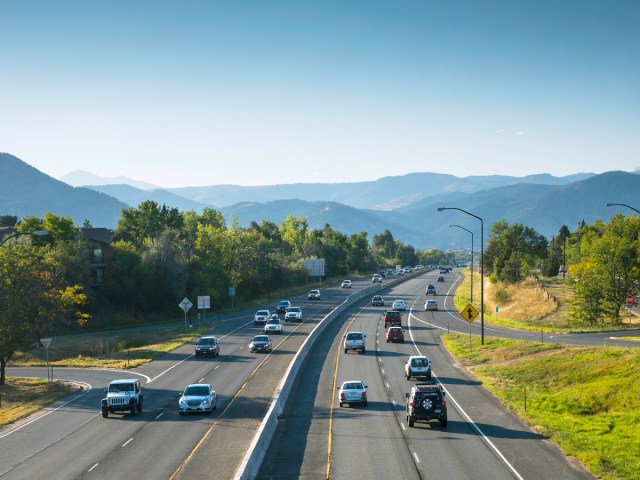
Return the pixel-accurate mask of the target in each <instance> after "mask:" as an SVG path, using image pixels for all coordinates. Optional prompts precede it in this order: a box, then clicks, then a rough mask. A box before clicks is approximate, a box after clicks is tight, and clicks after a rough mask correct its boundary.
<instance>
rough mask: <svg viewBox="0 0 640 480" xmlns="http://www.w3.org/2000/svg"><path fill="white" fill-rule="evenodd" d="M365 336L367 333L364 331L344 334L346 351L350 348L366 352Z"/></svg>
mask: <svg viewBox="0 0 640 480" xmlns="http://www.w3.org/2000/svg"><path fill="white" fill-rule="evenodd" d="M365 337H366V335H365V334H364V333H362V332H347V333H346V334H345V335H344V343H343V346H344V353H347V352H349V351H350V350H355V351H357V352H362V353H365V352H366V350H367V348H366V345H365V340H364V339H365Z"/></svg>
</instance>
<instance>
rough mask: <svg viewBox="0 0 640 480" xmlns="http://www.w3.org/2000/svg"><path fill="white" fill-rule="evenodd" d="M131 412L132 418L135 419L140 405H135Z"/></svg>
mask: <svg viewBox="0 0 640 480" xmlns="http://www.w3.org/2000/svg"><path fill="white" fill-rule="evenodd" d="M129 411H130V412H131V416H132V417H135V416H136V413H138V405H137V404H135V405H134V406H133V407H131V409H130V410H129Z"/></svg>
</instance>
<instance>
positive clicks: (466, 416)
mask: <svg viewBox="0 0 640 480" xmlns="http://www.w3.org/2000/svg"><path fill="white" fill-rule="evenodd" d="M411 318H415V319H416V320H418V321H419V322H422V323H426V324H428V323H427V322H424V321H422V320H420V319H419V318H417V317H414V316H413V315H409V320H408V322H407V328H408V329H409V335H410V336H411V341H412V343H413V347H414V348H415V349H416V351H417V352H418V355H423V354H422V353H421V352H420V349H419V348H418V346H417V345H416V343H415V341H414V339H413V333H412V332H411ZM428 325H429V324H428ZM434 326H435V325H434ZM443 330H444V329H443ZM432 375H433V377H434V378H435V379H436V380H437V381H438V383H440V381H439V380H438V377H437V375H436V374H435V373H432ZM440 385H442V383H440ZM442 388H443V390H444V391H445V392H446V393H447V397H448V399H449V400H450V401H451V402H453V404H454V405H455V406H456V410H458V413H460V415H462V416H463V417H464V418H465V419H466V420H467V422H469V424H470V425H471V427H473V429H474V430H475V431H476V432H477V433H478V435H480V438H481V439H482V440H484V442H485V443H486V444H487V445H489V447H490V448H491V449H492V450H493V451H494V452H495V454H496V455H497V456H498V457H500V459H501V460H502V461H503V462H504V464H505V465H506V466H507V467H508V468H509V470H511V473H513V475H514V476H515V477H516V478H518V480H524V479H523V478H522V476H521V475H520V474H519V473H518V471H517V470H516V469H515V468H514V467H513V465H511V464H510V463H509V461H508V460H507V459H506V458H505V456H504V455H503V454H502V452H501V451H500V450H498V447H496V446H495V445H494V444H493V442H492V441H491V440H489V437H487V435H486V434H485V433H484V432H483V431H482V430H481V429H480V427H478V425H476V423H475V421H474V420H473V419H472V418H471V417H470V416H469V415H468V414H467V412H465V411H464V409H463V408H462V406H461V405H460V404H459V403H458V402H457V401H456V399H455V398H454V397H453V395H451V392H449V390H447V389H446V388H445V386H444V385H442ZM418 461H420V460H418Z"/></svg>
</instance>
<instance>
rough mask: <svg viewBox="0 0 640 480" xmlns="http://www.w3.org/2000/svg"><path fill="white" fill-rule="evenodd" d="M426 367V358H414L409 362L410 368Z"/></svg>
mask: <svg viewBox="0 0 640 480" xmlns="http://www.w3.org/2000/svg"><path fill="white" fill-rule="evenodd" d="M428 365H429V364H428V362H427V359H426V358H414V359H413V360H411V366H412V367H427V366H428Z"/></svg>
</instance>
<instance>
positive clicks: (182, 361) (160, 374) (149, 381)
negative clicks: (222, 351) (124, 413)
mask: <svg viewBox="0 0 640 480" xmlns="http://www.w3.org/2000/svg"><path fill="white" fill-rule="evenodd" d="M239 318H242V317H239ZM252 323H253V321H250V322H247V323H244V324H242V325H240V326H239V327H238V328H236V329H235V330H231V331H230V332H229V333H227V334H226V335H221V336H220V340H222V339H223V338H226V337H228V336H229V335H231V334H233V333H235V332H237V331H238V330H241V329H243V328H245V327H246V326H247V325H251V324H252ZM243 348H244V346H241V347H240V348H239V350H242V349H243ZM194 355H195V353H192V354H191V355H189V356H188V357H186V358H185V359H183V360H180V361H179V362H178V363H176V364H175V365H172V366H170V367H169V368H167V369H166V370H165V371H164V372H160V373H159V374H158V375H156V376H155V377H153V378H152V379H151V380H147V383H151V382H153V381H154V380H157V379H159V378H160V377H161V376H163V375H164V374H165V373H167V372H170V371H171V370H173V369H174V368H176V367H177V366H178V365H180V364H181V363H184V362H186V361H187V360H189V359H190V358H191V357H193V356H194ZM131 373H135V372H131ZM137 375H141V374H137ZM147 378H149V377H147Z"/></svg>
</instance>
